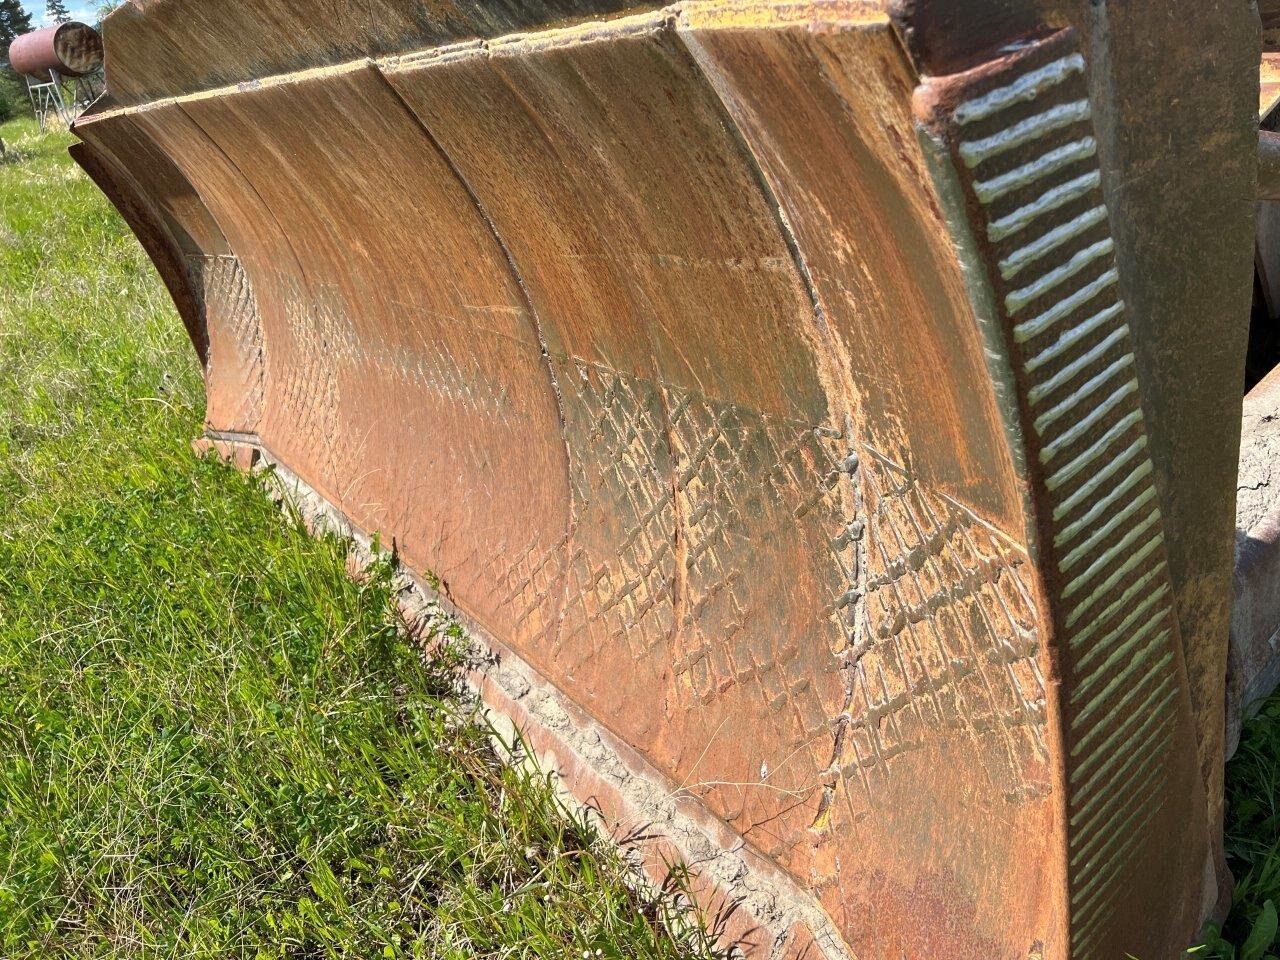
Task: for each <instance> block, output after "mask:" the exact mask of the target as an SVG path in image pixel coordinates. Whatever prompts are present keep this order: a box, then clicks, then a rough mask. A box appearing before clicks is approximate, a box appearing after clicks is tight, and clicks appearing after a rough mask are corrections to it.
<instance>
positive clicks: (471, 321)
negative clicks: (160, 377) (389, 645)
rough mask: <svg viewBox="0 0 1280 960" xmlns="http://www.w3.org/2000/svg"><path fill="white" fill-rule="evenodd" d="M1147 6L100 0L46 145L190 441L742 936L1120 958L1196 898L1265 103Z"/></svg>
mask: <svg viewBox="0 0 1280 960" xmlns="http://www.w3.org/2000/svg"><path fill="white" fill-rule="evenodd" d="M1166 6H1167V5H1165V4H1123V3H1114V2H1083V0H1082V2H1079V3H1066V2H1062V3H1041V4H1028V3H1013V2H1011V0H985V2H979V0H956V2H950V3H943V2H927V0H919V2H914V3H907V2H903V3H901V4H892V5H891V7H890V9H887V10H886V9H883V8H882V7H881V5H880V4H878V3H870V2H857V0H826V2H823V0H813V2H782V0H778V2H766V0H757V2H751V0H708V2H686V3H679V4H676V5H674V6H669V7H664V8H660V9H659V8H654V7H653V6H650V5H645V4H639V5H636V4H632V3H626V2H621V0H618V2H613V0H545V2H538V3H508V2H501V0H443V2H439V3H432V4H419V3H411V2H409V0H374V2H372V3H367V2H364V0H362V2H360V3H356V2H355V0H340V2H337V3H334V2H330V0H326V2H324V3H321V2H320V0H305V2H299V0H227V2H224V3H217V4H210V3H206V2H203V0H133V2H131V3H126V4H125V5H124V6H123V7H122V8H121V9H120V10H118V11H117V12H115V13H114V14H112V15H111V16H110V17H109V18H108V19H107V20H106V22H105V24H104V37H105V43H106V50H107V63H108V96H107V98H106V99H105V100H104V101H102V102H101V103H100V104H99V105H98V106H97V108H96V109H95V110H94V111H93V112H92V114H91V115H88V116H86V117H85V118H83V119H82V120H80V121H79V122H78V123H77V124H76V128H75V129H76V132H77V133H78V134H79V136H80V137H81V138H82V140H83V143H81V144H79V145H77V147H75V148H74V150H75V153H76V157H77V159H78V160H79V161H80V162H81V163H82V164H83V165H84V167H85V168H86V169H87V170H88V171H89V173H90V174H91V175H92V176H93V178H94V179H95V180H96V181H97V183H98V184H99V185H100V186H101V187H102V189H103V190H104V191H105V192H106V193H107V194H108V195H109V196H110V197H111V198H112V200H113V201H114V202H115V203H116V204H117V206H118V207H119V208H120V210H121V211H122V213H123V214H124V216H125V217H126V219H127V220H128V222H129V224H130V226H131V227H132V228H133V229H134V230H135V231H136V232H137V234H138V235H139V237H140V239H141V240H142V242H143V244H144V245H145V246H146V248H147V250H148V252H149V253H150V254H151V256H152V258H153V260H154V261H155V263H156V266H157V268H158V270H159V271H160V274H161V276H162V277H163V279H164V280H165V282H166V284H167V285H168V287H169V289H170V291H171V292H172V294H173V296H174V299H175V302H176V303H177V305H178V308H179V312H180V313H181V315H182V318H183V320H184V322H185V323H186V325H187V328H188V330H189V332H190V334H191V337H192V340H193V342H194V344H195V345H196V349H197V351H198V352H199V355H200V359H201V361H202V363H203V365H204V371H205V378H206V384H207V390H208V422H207V427H208V436H209V438H211V439H212V440H214V441H216V443H217V444H218V445H219V446H220V448H221V449H223V450H228V451H231V450H240V451H253V452H255V453H256V454H258V455H261V456H262V457H264V458H266V459H267V460H268V461H269V462H271V463H274V464H276V465H277V467H278V469H279V470H280V471H282V472H285V473H287V474H288V475H289V476H290V477H292V478H295V480H296V481H297V482H298V483H299V484H300V485H301V486H302V487H303V488H305V489H306V490H308V491H311V492H312V493H313V495H314V496H315V497H317V498H319V500H321V501H323V502H324V503H325V504H327V505H328V507H329V508H330V509H331V510H333V511H335V512H336V513H338V514H340V515H341V516H342V517H344V518H345V519H346V520H347V521H348V522H349V523H350V524H351V525H352V526H353V528H354V529H356V530H358V531H361V532H363V533H364V534H367V535H373V534H378V535H379V536H380V538H381V541H382V542H383V543H386V544H394V546H395V549H396V552H397V555H398V557H399V559H400V560H401V561H402V562H403V564H404V565H405V566H406V567H407V568H408V569H409V570H410V571H414V572H416V573H417V574H419V575H421V576H422V577H423V579H424V580H425V579H426V578H427V575H428V574H430V575H431V579H432V582H438V583H439V585H440V586H439V591H440V593H441V595H442V596H443V598H444V599H445V600H446V601H447V602H448V603H449V604H451V605H452V606H453V608H455V609H456V610H457V611H458V612H459V613H460V614H461V615H462V616H464V617H465V619H466V621H467V622H468V623H469V624H470V625H471V626H472V628H473V629H474V631H475V633H476V635H477V637H478V638H480V639H481V640H482V641H483V642H484V643H486V644H488V645H489V646H490V647H491V648H492V649H493V650H494V651H496V652H497V654H498V655H499V661H500V666H499V667H496V668H494V669H493V671H492V673H491V674H490V675H488V676H485V677H481V678H479V679H478V681H477V682H478V683H479V685H480V687H481V689H482V691H483V692H484V694H485V696H486V698H487V699H488V700H489V701H490V702H491V703H492V704H494V705H495V706H497V707H498V708H499V709H501V710H503V711H505V712H508V713H509V714H511V715H512V716H514V717H516V718H517V720H518V721H519V722H520V724H521V725H522V726H523V727H525V729H526V732H527V733H528V734H529V735H530V737H531V738H533V740H534V742H535V745H536V747H537V749H538V752H539V754H540V755H543V756H544V757H545V758H546V759H547V760H548V762H549V763H551V764H552V765H554V766H555V767H557V768H558V769H559V770H560V771H561V772H562V774H563V776H564V782H565V785H566V786H567V788H568V789H570V790H572V791H573V792H574V793H575V794H577V795H578V797H579V798H580V799H583V800H587V799H590V800H591V801H592V802H593V803H595V804H597V805H598V806H599V807H600V808H601V810H602V811H603V813H604V817H605V820H606V822H607V823H609V824H610V826H611V827H612V828H614V829H616V830H618V832H620V833H621V832H624V829H623V828H624V826H625V825H626V824H627V823H629V822H630V823H632V825H634V821H635V819H636V818H640V817H644V818H645V819H651V820H656V821H657V830H658V832H659V833H662V834H663V835H664V836H665V838H666V839H665V840H664V843H665V846H664V847H663V848H662V849H663V852H664V855H666V854H667V853H673V854H674V855H677V856H682V857H684V858H686V859H687V860H690V861H697V862H699V863H700V864H701V869H702V873H703V874H704V876H705V877H706V879H707V881H708V882H707V884H706V887H705V889H704V891H703V892H704V895H705V904H704V905H707V906H712V907H713V906H714V905H715V904H717V903H724V902H733V901H740V902H741V904H742V909H741V911H740V914H739V917H740V922H738V924H737V926H736V927H734V928H733V930H732V931H730V932H733V933H734V935H736V936H741V938H742V942H743V945H744V947H745V949H746V950H747V952H749V953H751V954H752V955H755V956H761V957H767V956H801V955H804V954H805V953H806V951H808V955H809V956H817V955H820V954H821V955H825V956H829V957H840V956H851V957H857V958H860V960H922V958H939V960H1050V958H1052V960H1067V958H1071V960H1088V958H1099V960H1119V958H1121V957H1124V956H1126V955H1128V954H1132V955H1133V956H1136V957H1141V958H1144V960H1166V958H1170V957H1173V956H1175V955H1176V954H1177V953H1178V952H1179V951H1180V950H1182V949H1183V948H1185V947H1186V946H1187V945H1188V944H1190V943H1191V942H1192V941H1193V940H1194V938H1195V937H1196V935H1197V933H1198V931H1199V929H1200V927H1201V925H1202V923H1203V922H1204V920H1205V919H1206V917H1208V916H1210V915H1211V914H1212V913H1213V911H1214V910H1215V909H1220V908H1221V906H1222V905H1223V904H1224V903H1225V902H1226V900H1227V898H1228V897H1229V892H1228V891H1229V883H1230V880H1229V875H1228V874H1227V872H1226V869H1225V864H1224V861H1223V857H1222V841H1221V808H1222V766H1223V751H1224V747H1223V739H1224V732H1223V731H1224V715H1225V714H1224V710H1225V707H1224V688H1225V683H1224V670H1225V664H1226V659H1227V657H1226V649H1227V636H1228V621H1229V617H1230V613H1231V596H1232V570H1233V557H1232V549H1233V547H1232V543H1233V541H1232V531H1233V520H1234V510H1235V473H1236V465H1237V456H1238V452H1239V435H1240V420H1241V404H1240V398H1241V393H1240V384H1241V382H1242V381H1243V369H1244V353H1245V339H1246V334H1247V326H1248V315H1249V304H1250V295H1251V288H1252V284H1251V281H1252V274H1251V271H1252V267H1253V259H1252V251H1253V215H1254V213H1253V212H1254V191H1255V188H1256V164H1257V120H1256V111H1257V103H1258V98H1259V89H1258V60H1259V56H1258V24H1257V20H1256V17H1254V16H1252V15H1251V14H1250V13H1249V11H1248V9H1247V7H1248V5H1247V4H1242V3H1238V2H1230V3H1229V2H1226V0H1221V2H1217V0H1198V2H1196V3H1191V2H1186V3H1182V2H1178V3H1174V4H1173V5H1172V6H1173V7H1175V8H1177V11H1178V13H1177V16H1172V15H1171V14H1170V12H1169V11H1168V10H1166ZM513 677H516V679H512V678H513ZM655 798H657V799H655ZM655 811H656V812H655ZM660 859H661V858H660V857H650V858H649V865H650V867H652V868H653V869H658V867H659V866H660ZM741 918H745V919H741Z"/></svg>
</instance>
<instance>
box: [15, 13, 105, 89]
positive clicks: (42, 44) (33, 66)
mask: <svg viewBox="0 0 1280 960" xmlns="http://www.w3.org/2000/svg"><path fill="white" fill-rule="evenodd" d="M102 58H103V52H102V37H100V36H99V35H98V31H97V30H95V29H93V27H91V26H89V25H88V24H86V23H77V22H75V21H72V22H71V23H60V24H58V25H57V26H54V27H45V28H44V29H43V30H35V31H32V32H31V33H25V34H23V35H22V36H20V37H18V38H17V39H16V40H14V41H13V43H12V44H11V45H10V47H9V64H10V66H12V67H13V69H14V70H16V71H17V72H18V73H22V74H26V75H27V76H29V77H41V78H46V77H48V75H49V71H51V70H53V71H57V72H58V73H60V74H62V75H63V76H64V77H83V76H85V75H86V74H90V73H93V72H95V71H97V70H100V69H101V68H102Z"/></svg>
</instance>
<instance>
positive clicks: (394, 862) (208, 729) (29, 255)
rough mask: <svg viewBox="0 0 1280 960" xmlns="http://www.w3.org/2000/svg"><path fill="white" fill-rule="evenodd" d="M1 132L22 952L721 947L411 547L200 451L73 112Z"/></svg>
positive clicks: (9, 644)
mask: <svg viewBox="0 0 1280 960" xmlns="http://www.w3.org/2000/svg"><path fill="white" fill-rule="evenodd" d="M0 136H3V138H4V139H5V140H6V141H7V143H8V146H9V155H8V157H7V158H6V159H5V160H4V161H3V162H0V211H2V218H0V957H3V958H5V960H14V958H28V957H29V958H36V957H39V958H50V957H58V958H62V957H183V958H188V957H261V958H267V957H289V958H318V957H360V958H366V957H450V958H454V957H456V958H464V957H465V958H470V957H503V958H505V957H548V958H550V957H556V958H571V957H574V958H576V957H582V956H584V951H585V952H586V953H589V954H590V955H591V956H596V955H597V951H599V955H600V956H603V957H626V958H633V957H677V956H682V957H683V956H691V955H699V954H700V953H705V952H706V951H705V949H703V948H701V947H700V946H699V945H698V944H697V943H696V942H682V943H677V942H676V941H675V940H673V938H672V937H671V936H669V935H668V934H666V933H664V932H663V931H664V929H665V927H664V925H663V924H661V923H658V922H655V918H656V917H657V916H658V915H659V914H661V913H662V912H663V911H665V910H667V909H668V907H667V906H666V904H667V903H669V901H668V900H663V899H649V898H641V897H639V896H637V895H635V894H633V893H631V892H629V891H628V889H627V887H626V885H625V884H624V882H623V881H624V877H625V865H624V863H623V861H622V859H621V857H619V856H618V855H616V854H615V853H614V852H613V851H612V850H611V849H609V848H606V847H605V846H604V845H603V844H602V843H600V842H599V841H598V840H596V839H594V838H593V835H592V833H591V832H590V830H589V829H588V828H586V827H585V826H584V825H583V824H582V823H579V822H575V821H574V820H572V819H568V818H566V817H564V816H563V815H562V814H561V812H560V811H559V810H558V809H557V806H556V803H555V801H554V800H553V798H552V795H551V793H550V791H549V790H548V789H547V785H546V784H545V783H544V782H542V781H541V780H538V779H533V780H530V779H529V778H528V777H525V776H521V775H519V774H517V773H515V772H514V771H513V770H512V769H510V768H507V767H504V766H503V765H502V764H500V763H499V762H498V761H497V759H496V757H495V755H494V753H493V752H492V750H491V749H490V746H489V743H490V741H489V740H488V737H487V732H486V730H485V729H483V728H482V727H481V725H480V724H479V722H478V719H477V717H476V714H475V712H474V711H473V710H470V709H469V708H468V706H467V704H466V702H465V701H464V700H463V699H462V698H460V697H459V695H458V685H457V681H456V673H455V671H454V669H453V668H454V667H455V666H456V662H455V661H454V660H452V659H451V658H450V657H448V656H445V657H437V658H434V659H433V660H432V662H431V663H426V662H424V659H423V658H422V657H421V656H420V655H419V653H418V649H417V647H416V646H415V645H414V644H412V643H411V642H410V641H409V640H407V639H406V638H405V636H404V635H403V633H402V632H401V631H400V630H399V629H398V627H397V622H396V619H395V616H394V614H393V608H392V605H391V600H390V596H391V595H390V590H389V572H388V571H385V570H375V571H374V575H373V576H372V577H371V578H370V579H369V581H368V582H366V583H363V584H357V583H353V582H352V581H350V580H349V579H347V578H346V577H345V576H344V560H345V554H346V548H345V546H344V545H343V544H342V543H340V542H338V541H336V540H334V539H323V540H314V539H312V538H310V537H308V536H307V535H305V533H304V532H303V531H302V530H301V529H300V527H299V526H298V524H297V523H290V522H286V521H285V520H284V519H283V518H282V517H281V515H280V513H279V511H278V510H277V509H276V508H275V507H274V506H273V505H272V504H271V503H270V502H269V500H268V499H267V497H266V496H265V495H264V493H263V490H262V489H261V488H260V487H259V485H258V484H257V483H256V482H254V481H250V480H247V479H245V478H243V477H242V476H240V475H239V474H237V473H236V472H235V471H233V470H231V469H229V468H227V467H224V466H222V465H220V464H217V463H215V462H211V461H197V460H196V459H195V458H194V457H193V455H192V454H191V451H190V448H189V443H190V440H191V438H193V437H194V436H196V435H197V434H198V433H199V431H200V429H201V418H202V403H203V400H202V392H201V384H200V378H199V374H198V371H197V368H196V364H195V361H194V357H193V354H192V351H191V348H190V346H189V344H188V343H187V342H186V339H185V335H184V334H183V332H182V326H181V324H180V323H179V322H178V319H177V317H176V315H175V313H174V311H173V308H172V306H171V305H170V303H169V301H168V298H167V296H166V294H165V292H164V290H163V288H162V286H161V285H160V283H159V281H158V279H157V278H156V277H155V275H154V273H153V271H152V269H151V267H150V265H149V264H148V262H147V261H146V258H145V256H144V255H143V253H142V252H141V250H140V249H139V247H138V245H137V243H136V242H135V241H134V240H133V239H132V237H131V235H129V233H128V231H127V230H126V228H125V227H124V225H123V223H122V222H121V221H120V220H119V218H118V217H117V216H116V215H115V214H114V212H112V211H111V209H110V207H109V205H108V204H107V202H106V201H105V200H104V198H102V197H101V196H100V195H99V194H98V192H97V190H96V189H95V188H94V186H93V185H92V183H91V182H90V181H89V180H88V179H87V178H86V177H84V176H82V175H81V174H80V173H79V172H78V171H77V170H76V169H75V168H74V167H73V165H72V164H70V162H69V161H68V159H67V158H66V156H65V149H66V146H67V144H68V143H69V142H70V138H69V137H67V136H65V135H51V136H48V137H44V138H39V137H37V136H35V134H34V130H33V125H32V124H31V123H30V122H29V121H28V122H17V123H10V124H7V125H5V126H4V127H3V128H0ZM447 632H448V633H450V634H452V635H453V639H454V640H456V639H457V635H458V634H459V631H457V630H456V628H449V629H448V631H447ZM451 648H453V649H460V645H459V644H456V643H453V644H451ZM690 936H691V937H692V939H693V940H694V941H696V940H697V935H696V933H694V934H691V935H690Z"/></svg>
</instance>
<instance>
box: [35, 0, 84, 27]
mask: <svg viewBox="0 0 1280 960" xmlns="http://www.w3.org/2000/svg"><path fill="white" fill-rule="evenodd" d="M66 4H67V9H68V10H69V11H71V19H72V20H81V21H83V22H84V23H94V22H96V21H97V19H98V5H97V3H84V2H82V0H66ZM22 9H24V10H26V11H27V13H29V14H31V25H32V26H33V27H47V26H48V25H49V23H50V22H51V21H48V20H46V19H45V15H44V0H22Z"/></svg>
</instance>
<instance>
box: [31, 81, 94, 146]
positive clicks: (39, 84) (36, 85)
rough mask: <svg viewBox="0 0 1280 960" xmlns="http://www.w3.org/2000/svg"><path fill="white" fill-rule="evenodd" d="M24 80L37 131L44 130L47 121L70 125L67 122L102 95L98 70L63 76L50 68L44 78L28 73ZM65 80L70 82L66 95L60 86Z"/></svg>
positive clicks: (47, 127) (46, 128)
mask: <svg viewBox="0 0 1280 960" xmlns="http://www.w3.org/2000/svg"><path fill="white" fill-rule="evenodd" d="M26 80H27V96H29V97H30V98H31V109H32V110H34V111H35V114H36V120H37V122H38V123H39V124H40V132H41V133H43V132H45V131H46V130H48V129H49V124H50V123H51V122H53V121H55V120H56V121H57V122H58V123H61V124H62V125H63V126H66V127H69V126H71V121H73V120H74V119H75V118H76V117H78V116H80V114H82V113H84V111H85V110H87V109H88V108H89V106H90V104H92V103H93V101H95V100H97V99H98V97H100V96H102V90H103V77H102V73H101V71H99V72H97V73H91V74H88V75H86V76H83V77H63V76H62V75H61V74H60V73H58V72H57V71H55V70H50V71H49V79H48V80H41V79H40V78H39V77H31V76H28V77H27V78H26ZM66 80H71V81H72V87H71V96H70V98H68V97H67V94H66V90H65V89H64V87H63V84H64V82H65V81H66Z"/></svg>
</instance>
